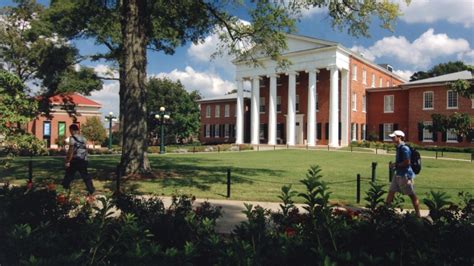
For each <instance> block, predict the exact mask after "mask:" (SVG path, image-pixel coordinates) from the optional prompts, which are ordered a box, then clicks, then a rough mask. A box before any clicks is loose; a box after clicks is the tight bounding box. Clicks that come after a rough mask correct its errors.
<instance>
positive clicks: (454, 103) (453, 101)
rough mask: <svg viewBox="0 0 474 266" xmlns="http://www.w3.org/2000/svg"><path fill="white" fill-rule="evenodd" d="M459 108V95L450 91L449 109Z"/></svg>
mask: <svg viewBox="0 0 474 266" xmlns="http://www.w3.org/2000/svg"><path fill="white" fill-rule="evenodd" d="M457 108H458V93H457V92H455V91H453V90H449V91H448V109H457Z"/></svg>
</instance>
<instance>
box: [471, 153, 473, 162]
mask: <svg viewBox="0 0 474 266" xmlns="http://www.w3.org/2000/svg"><path fill="white" fill-rule="evenodd" d="M472 161H474V152H471V163H472Z"/></svg>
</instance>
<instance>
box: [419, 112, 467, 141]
mask: <svg viewBox="0 0 474 266" xmlns="http://www.w3.org/2000/svg"><path fill="white" fill-rule="evenodd" d="M431 119H432V121H433V125H430V126H423V124H421V125H420V126H422V128H423V127H424V128H426V129H428V130H429V131H431V132H435V133H437V132H441V133H442V134H446V132H447V131H448V130H451V131H452V132H453V133H454V134H456V135H458V136H459V137H467V136H469V135H470V134H472V124H473V121H472V120H473V119H472V117H470V116H469V114H466V113H458V112H455V113H453V114H451V115H449V116H446V115H443V114H432V115H431Z"/></svg>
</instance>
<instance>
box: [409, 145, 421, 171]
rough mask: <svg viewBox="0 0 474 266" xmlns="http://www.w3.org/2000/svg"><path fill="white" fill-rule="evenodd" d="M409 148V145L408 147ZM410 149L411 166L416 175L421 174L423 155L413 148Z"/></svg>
mask: <svg viewBox="0 0 474 266" xmlns="http://www.w3.org/2000/svg"><path fill="white" fill-rule="evenodd" d="M407 146H408V145H407ZM408 148H410V153H411V156H410V166H411V169H413V172H415V174H419V173H420V172H421V155H420V153H419V152H418V151H417V150H416V149H415V148H413V147H411V146H408Z"/></svg>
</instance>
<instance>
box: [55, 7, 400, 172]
mask: <svg viewBox="0 0 474 266" xmlns="http://www.w3.org/2000/svg"><path fill="white" fill-rule="evenodd" d="M406 1H407V2H409V1H408V0H406ZM231 4H237V5H238V6H239V8H242V7H245V6H240V5H241V2H240V1H226V0H224V1H206V0H183V1H150V0H140V1H139V0H123V1H118V0H115V1H114V0H111V1H74V0H53V1H52V2H51V5H50V9H49V12H48V15H47V16H46V18H47V20H48V21H50V22H52V23H51V25H53V26H54V27H55V29H56V30H57V31H59V32H61V33H62V34H64V35H65V36H68V37H69V38H94V39H95V40H96V42H97V43H98V44H100V45H104V46H105V47H107V48H108V49H109V51H108V52H107V53H101V54H96V55H95V56H94V57H93V58H94V59H105V60H111V61H114V62H115V63H117V65H118V68H119V76H120V78H119V79H120V93H119V94H120V124H121V125H122V127H123V128H122V132H123V150H122V158H121V163H120V169H121V170H122V171H123V172H125V173H129V174H135V173H140V172H147V171H149V170H150V166H149V163H148V159H147V157H146V149H147V143H146V140H147V135H148V133H147V119H146V118H147V115H148V112H147V109H146V105H145V102H146V101H145V100H146V98H147V95H146V94H147V92H146V89H145V88H146V87H145V86H144V85H145V80H146V65H147V61H146V60H147V58H146V49H152V50H154V51H162V52H165V53H167V54H172V53H174V50H175V49H176V48H177V47H179V46H182V45H184V44H186V43H187V42H189V41H191V42H194V43H197V42H199V41H202V40H204V38H205V37H206V35H208V34H209V33H210V32H213V31H216V30H222V31H221V32H222V34H221V35H220V40H221V44H220V45H219V47H220V49H219V50H218V54H219V53H224V51H225V52H227V53H229V54H232V55H235V56H236V57H238V58H239V59H240V60H245V61H248V62H249V63H254V64H258V59H257V58H256V57H255V55H256V54H257V52H258V53H259V54H260V55H264V56H269V57H271V58H272V59H274V60H277V61H278V62H280V63H281V65H284V63H285V62H286V61H285V58H283V57H281V56H280V55H281V52H282V51H283V50H284V49H285V48H286V39H285V33H288V32H293V31H294V30H295V22H296V17H295V15H298V13H299V12H300V11H301V10H302V9H305V8H310V7H315V6H316V7H328V9H329V17H330V18H331V19H332V21H333V26H334V27H338V28H340V29H343V28H347V29H348V31H349V33H350V34H353V35H355V36H368V25H370V23H371V19H372V17H373V16H378V17H379V19H380V21H381V23H382V27H384V28H391V26H392V24H393V23H394V22H395V20H396V18H397V17H398V16H399V15H400V12H399V7H398V4H396V3H391V2H388V1H378V0H366V1H326V0H312V1H310V0H308V1H289V2H286V1H279V2H277V1H274V2H273V1H255V2H251V4H250V6H249V8H248V13H249V16H250V20H251V21H250V22H251V23H250V24H246V23H241V22H240V21H239V19H238V18H237V17H235V16H232V15H231V14H230V13H229V12H228V11H227V10H231V9H232V8H229V5H231ZM243 44H248V45H243ZM249 46H250V47H249ZM250 48H251V49H250Z"/></svg>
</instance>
